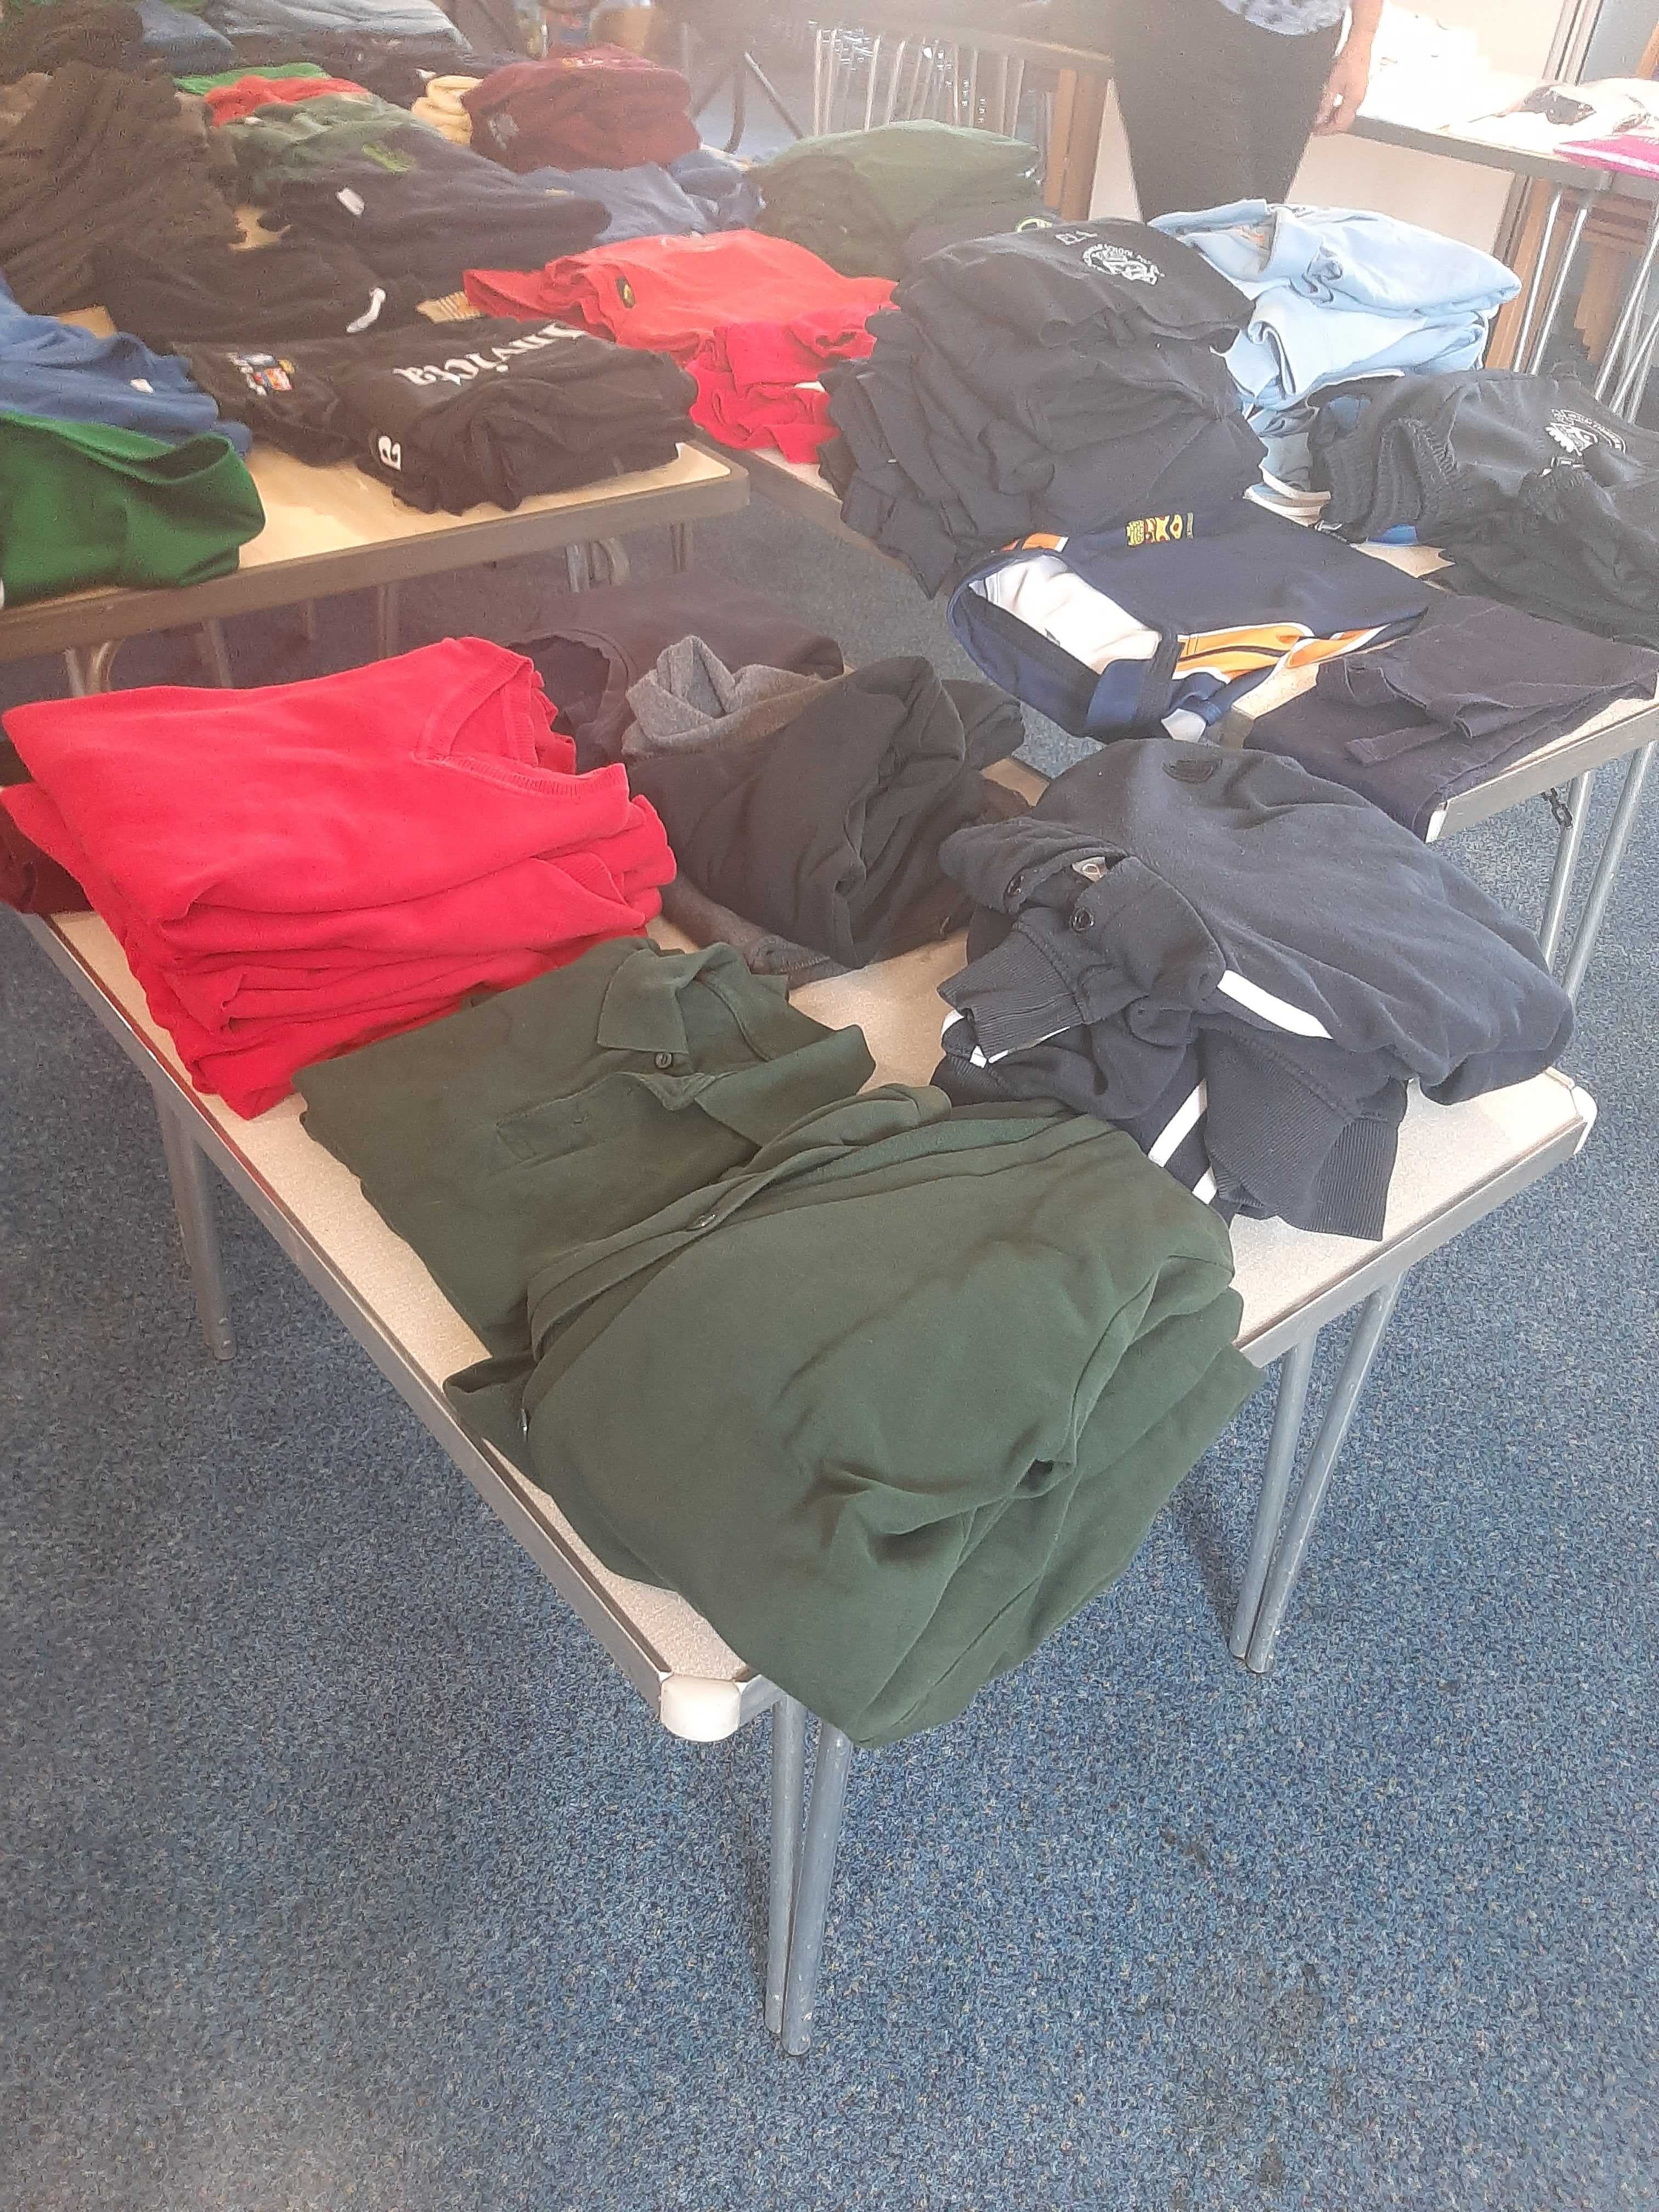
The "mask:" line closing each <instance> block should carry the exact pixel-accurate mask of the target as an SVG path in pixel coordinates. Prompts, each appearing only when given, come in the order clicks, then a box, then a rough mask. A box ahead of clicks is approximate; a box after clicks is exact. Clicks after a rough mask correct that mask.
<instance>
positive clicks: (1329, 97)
mask: <svg viewBox="0 0 1659 2212" xmlns="http://www.w3.org/2000/svg"><path fill="white" fill-rule="evenodd" d="M1370 81H1371V57H1370V49H1369V47H1357V46H1355V44H1354V42H1353V40H1352V39H1350V40H1349V41H1348V43H1347V45H1346V46H1344V47H1343V49H1342V51H1341V52H1340V54H1339V55H1338V56H1337V58H1336V65H1335V67H1334V69H1333V70H1332V71H1331V73H1330V75H1329V76H1328V77H1327V78H1326V80H1325V89H1324V91H1323V92H1322V94H1320V96H1319V114H1318V117H1317V119H1316V122H1315V124H1314V136H1315V137H1316V138H1329V137H1334V135H1335V133H1337V132H1338V131H1352V129H1353V119H1354V117H1355V116H1356V115H1357V114H1358V112H1359V103H1360V101H1361V100H1364V97H1365V87H1366V86H1367V85H1368V84H1369V83H1370Z"/></svg>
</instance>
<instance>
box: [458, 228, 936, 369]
mask: <svg viewBox="0 0 1659 2212" xmlns="http://www.w3.org/2000/svg"><path fill="white" fill-rule="evenodd" d="M465 285H466V296H467V298H468V299H469V300H470V301H471V302H472V304H473V306H474V307H481V308H483V312H484V313H485V314H487V315H516V316H518V317H519V318H520V320H528V319H540V318H542V317H543V316H545V315H558V316H562V318H563V319H565V320H566V321H568V322H574V323H577V324H579V325H580V327H581V328H582V329H583V330H586V331H595V332H597V333H598V335H599V337H610V338H615V339H616V340H617V343H619V344H621V345H631V346H649V347H651V348H652V349H653V350H654V351H656V352H658V353H665V354H671V356H673V358H674V359H675V360H676V361H678V362H682V363H684V362H689V361H690V358H691V356H692V355H693V354H694V353H696V350H697V349H698V347H699V346H700V345H702V343H703V342H704V341H705V339H707V338H709V337H712V336H713V335H714V332H715V331H717V330H719V329H720V326H721V325H723V324H726V323H729V322H730V321H731V320H732V307H733V306H734V305H736V304H738V303H740V304H741V305H742V307H743V308H744V312H745V313H747V314H749V315H750V316H752V317H754V318H755V319H756V320H757V321H765V322H769V323H788V322H793V321H794V320H795V319H796V318H797V317H798V316H802V315H811V316H828V317H831V318H834V317H837V316H839V317H842V318H844V319H846V321H847V322H848V324H849V325H858V324H860V323H862V322H863V320H864V319H865V317H866V315H873V314H874V313H875V312H876V310H877V308H878V307H886V306H887V304H888V302H889V301H890V300H891V298H892V296H893V288H892V286H891V285H890V283H887V282H886V280H885V279H884V278H883V277H879V276H841V275H839V274H838V273H837V272H836V270H833V269H832V268H831V267H830V266H829V263H828V262H827V261H820V260H819V258H818V257H817V254H816V253H810V252H808V251H807V249H806V248H805V246H796V245H794V244H793V242H792V241H791V240H788V239H787V238H765V237H763V236H762V234H760V232H758V231H755V230H719V231H714V232H713V233H712V234H710V235H709V236H708V237H706V238H630V239H626V240H623V241H622V242H621V243H620V244H618V245H616V246H593V247H592V248H590V250H589V251H588V252H586V253H567V254H566V255H565V256H564V257H563V258H562V259H561V260H558V261H550V262H549V263H548V264H547V266H546V268H545V269H532V270H521V269H469V270H467V271H466V276H465Z"/></svg>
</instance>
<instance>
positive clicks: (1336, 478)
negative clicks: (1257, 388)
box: [1312, 369, 1659, 646]
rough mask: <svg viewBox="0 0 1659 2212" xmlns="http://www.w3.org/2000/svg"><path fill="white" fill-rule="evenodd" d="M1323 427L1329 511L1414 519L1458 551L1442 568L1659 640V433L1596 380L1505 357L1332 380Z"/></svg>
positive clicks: (1347, 529)
mask: <svg viewBox="0 0 1659 2212" xmlns="http://www.w3.org/2000/svg"><path fill="white" fill-rule="evenodd" d="M1312 442H1313V453H1314V481H1315V483H1316V486H1318V487H1319V488H1321V489H1328V491H1329V493H1330V502H1329V505H1328V507H1327V508H1326V511H1325V514H1324V517H1323V520H1324V521H1325V522H1326V523H1327V524H1328V526H1331V527H1333V528H1334V529H1338V530H1340V531H1342V532H1344V534H1345V535H1346V536H1347V537H1350V538H1375V537H1379V536H1381V535H1382V533H1383V532H1385V531H1389V530H1396V529H1402V528H1405V529H1410V530H1413V531H1414V532H1416V534H1417V536H1418V537H1419V538H1420V539H1421V540H1422V541H1423V543H1424V544H1429V545H1433V546H1436V547H1437V548H1438V549H1439V550H1441V551H1442V552H1444V553H1447V554H1449V555H1451V556H1454V566H1453V567H1452V568H1449V569H1443V570H1441V571H1439V572H1438V573H1437V575H1436V577H1435V581H1436V582H1437V583H1440V584H1447V585H1449V586H1450V587H1451V588H1452V589H1453V590H1454V591H1463V592H1477V593H1480V594H1484V595H1485V596H1486V597H1488V598H1492V599H1502V600H1504V601H1506V602H1507V603H1508V604H1509V605H1511V606H1516V607H1520V608H1522V610H1523V611H1525V612H1527V613H1528V614H1534V615H1538V616H1541V617H1543V618H1544V619H1545V620H1547V621H1555V622H1568V623H1573V624H1574V625H1576V626H1577V627H1578V628H1580V629H1588V630H1593V631H1595V632H1596V633H1598V634H1599V635H1601V636H1604V637H1615V638H1622V639H1624V640H1626V641H1627V642H1628V643H1631V644H1633V645H1647V646H1659V436H1656V435H1655V434H1654V433H1653V432H1652V431H1650V430H1643V429H1638V428H1637V427H1636V426H1635V425H1634V424H1633V423H1631V422H1626V421H1625V420H1624V419H1623V417H1622V416H1618V415H1615V414H1613V411H1612V410H1611V409H1609V408H1607V407H1606V406H1604V405H1603V404H1601V401H1600V400H1599V399H1597V398H1595V395H1594V394H1593V393H1592V392H1587V391H1586V390H1585V388H1584V387H1583V385H1581V384H1578V383H1576V382H1574V381H1573V380H1571V379H1563V378H1557V377H1542V376H1524V375H1522V374H1518V373H1516V371H1513V370H1508V369H1468V370H1465V371H1462V372H1458V373H1455V374H1443V375H1438V376H1407V377H1401V378H1400V379H1398V380H1395V382H1393V383H1391V384H1389V385H1386V386H1383V390H1382V393H1381V395H1380V396H1379V397H1376V398H1370V399H1369V400H1364V401H1362V402H1360V403H1359V404H1358V406H1357V407H1356V404H1355V402H1354V400H1353V398H1352V397H1347V398H1344V397H1342V396H1340V395H1333V396H1332V398H1330V399H1329V401H1328V404H1327V405H1326V407H1325V408H1324V409H1323V410H1322V422H1321V423H1320V425H1319V426H1317V427H1316V430H1315V432H1314V435H1313V441H1312Z"/></svg>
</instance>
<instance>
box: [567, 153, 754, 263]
mask: <svg viewBox="0 0 1659 2212" xmlns="http://www.w3.org/2000/svg"><path fill="white" fill-rule="evenodd" d="M524 182H525V184H526V185H527V186H530V187H531V188H532V189H533V190H535V191H543V192H549V191H564V192H574V193H576V194H577V195H578V196H579V197H580V198H582V199H585V200H597V201H598V202H599V205H600V206H601V207H602V208H604V209H605V212H606V214H607V215H608V216H609V217H610V221H609V222H607V223H606V224H605V228H604V229H603V230H602V231H601V232H600V234H599V237H598V238H597V239H595V240H594V241H593V242H594V244H595V245H596V246H620V245H622V244H623V242H624V241H625V240H628V239H630V238H690V237H693V236H695V235H696V234H698V233H699V232H702V231H705V230H709V229H712V228H714V222H713V220H712V217H711V216H710V213H709V204H708V202H707V201H699V200H696V199H694V198H693V197H692V196H691V195H690V192H688V191H686V190H685V189H684V186H683V185H680V184H679V183H678V181H677V179H675V178H674V177H672V176H671V175H670V173H669V172H668V171H667V170H666V169H665V168H664V167H662V166H661V164H660V163H659V162H656V161H641V162H639V163H638V164H637V165H636V166H635V167H633V168H631V169H555V168H545V169H529V170H526V172H525V175H524Z"/></svg>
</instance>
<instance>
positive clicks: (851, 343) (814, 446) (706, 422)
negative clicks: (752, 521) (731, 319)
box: [686, 308, 876, 461]
mask: <svg viewBox="0 0 1659 2212" xmlns="http://www.w3.org/2000/svg"><path fill="white" fill-rule="evenodd" d="M875 343H876V342H875V340H874V338H872V337H871V335H870V333H869V331H867V330H866V328H865V323H864V318H863V317H862V316H861V315H857V314H851V315H849V314H848V313H847V311H846V310H845V309H844V308H829V309H826V310H824V311H823V312H822V313H817V314H811V315H797V316H795V317H794V318H793V320H792V321H790V322H787V323H725V324H722V325H721V326H720V329H719V330H717V331H715V332H714V335H713V336H712V337H707V338H705V339H704V340H703V342H702V344H701V345H700V346H699V347H698V348H697V350H696V353H694V354H693V355H692V356H691V358H690V361H689V362H687V363H686V368H688V370H689V371H690V374H691V375H692V376H694V377H695V378H696V384H697V396H696V400H695V401H694V402H693V403H692V406H691V410H690V412H691V420H692V421H693V422H696V423H698V424H700V425H701V426H702V428H703V429H705V430H707V431H708V432H709V433H710V435H712V436H714V437H716V438H718V439H719V440H720V442H721V444H722V445H726V446H741V447H745V448H747V447H763V446H773V447H776V448H777V450H778V452H779V453H781V454H782V455H783V458H784V459H785V460H786V461H816V460H817V457H818V449H819V447H821V446H823V445H825V444H827V443H828V441H829V440H830V439H831V438H833V437H834V436H835V435H836V426H835V424H834V423H833V422H831V421H830V420H829V394H828V393H827V392H825V391H824V388H823V386H822V385H821V384H820V383H819V382H818V380H817V379H818V373H819V371H820V370H821V369H822V368H823V365H824V363H825V362H831V361H862V360H863V359H864V358H865V356H866V355H867V354H869V353H872V352H873V350H874V349H875Z"/></svg>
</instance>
